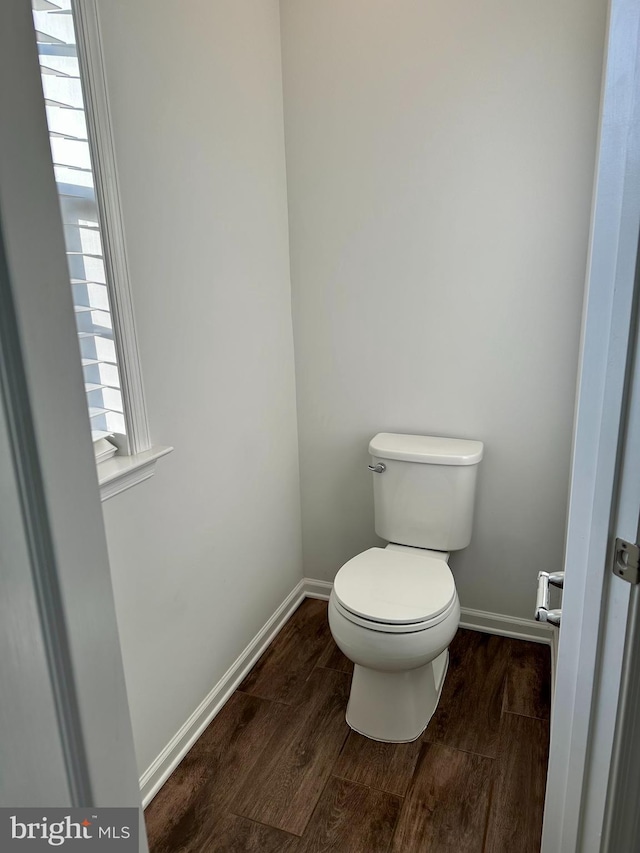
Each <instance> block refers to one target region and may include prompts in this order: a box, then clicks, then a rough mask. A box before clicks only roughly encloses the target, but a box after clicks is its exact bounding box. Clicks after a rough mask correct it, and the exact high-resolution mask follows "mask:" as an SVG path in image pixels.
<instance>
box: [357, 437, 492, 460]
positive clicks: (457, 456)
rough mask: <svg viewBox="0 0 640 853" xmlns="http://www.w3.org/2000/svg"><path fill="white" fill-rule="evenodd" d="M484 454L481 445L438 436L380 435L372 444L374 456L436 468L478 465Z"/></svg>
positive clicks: (370, 449) (371, 448) (370, 445)
mask: <svg viewBox="0 0 640 853" xmlns="http://www.w3.org/2000/svg"><path fill="white" fill-rule="evenodd" d="M483 450H484V445H483V444H482V442H481V441H470V440H467V439H464V438H440V437H438V436H435V435H400V434H397V433H392V432H379V433H378V434H377V435H376V436H374V437H373V438H372V439H371V441H370V442H369V453H370V454H371V455H372V456H378V457H379V458H381V459H400V460H402V461H403V462H425V463H431V464H432V465H477V464H478V462H480V460H481V459H482V453H483Z"/></svg>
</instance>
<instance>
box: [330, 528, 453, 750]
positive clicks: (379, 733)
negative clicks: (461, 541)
mask: <svg viewBox="0 0 640 853" xmlns="http://www.w3.org/2000/svg"><path fill="white" fill-rule="evenodd" d="M448 556H449V555H448V554H447V553H446V552H437V551H428V550H426V549H421V548H411V547H405V546H399V545H388V546H387V547H386V548H384V549H382V548H370V549H369V550H368V551H364V552H363V553H361V554H358V555H357V556H356V557H354V558H353V559H352V560H349V562H348V563H345V565H344V566H343V567H342V568H341V569H340V571H339V572H338V574H337V576H336V579H335V584H334V588H333V590H332V592H331V597H330V599H329V625H330V628H331V633H332V634H333V637H334V639H335V641H336V644H337V645H338V647H339V648H340V649H341V650H342V652H343V653H344V654H345V655H346V656H347V657H348V658H349V659H350V660H352V661H353V663H354V674H353V681H352V685H351V694H350V697H349V704H348V707H347V722H348V724H349V725H350V727H351V728H352V729H354V730H355V731H356V732H359V733H360V734H363V735H365V736H366V737H369V738H372V739H373V740H380V741H385V742H388V743H405V742H409V741H412V740H416V738H418V737H420V735H421V734H422V732H423V731H424V730H425V728H426V727H427V724H428V723H429V720H430V719H431V717H432V715H433V713H434V711H435V709H436V707H437V704H438V700H439V698H440V692H441V690H442V685H443V683H444V677H445V675H446V671H447V665H448V651H447V649H448V646H449V644H450V643H451V640H452V639H453V637H454V635H455V633H456V631H457V629H458V624H459V621H460V603H459V600H458V595H457V592H456V588H455V583H454V580H453V575H452V574H451V571H450V569H449V566H448V564H447V558H448Z"/></svg>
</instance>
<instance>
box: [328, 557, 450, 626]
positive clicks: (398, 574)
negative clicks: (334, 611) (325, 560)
mask: <svg viewBox="0 0 640 853" xmlns="http://www.w3.org/2000/svg"><path fill="white" fill-rule="evenodd" d="M333 589H334V594H335V596H336V598H337V599H338V601H339V602H340V604H342V606H343V607H345V608H346V609H347V610H350V611H351V612H352V613H355V614H356V615H358V616H361V617H363V618H364V619H369V620H371V621H372V622H385V623H387V624H396V625H409V624H411V623H415V622H424V621H426V620H427V619H433V618H434V617H435V616H438V614H440V613H442V612H443V611H445V610H446V609H447V608H448V607H449V605H450V604H451V602H452V600H453V598H454V597H455V594H456V587H455V583H454V580H453V575H452V574H451V570H450V569H449V566H448V565H447V563H446V562H445V561H444V560H442V559H438V558H436V557H430V556H429V555H427V554H412V553H408V552H404V551H394V550H391V549H388V548H370V549H369V550H368V551H363V552H362V554H358V556H357V557H354V558H353V559H352V560H349V562H348V563H345V564H344V566H343V567H342V568H341V569H340V571H339V572H338V574H337V575H336V579H335V583H334V587H333Z"/></svg>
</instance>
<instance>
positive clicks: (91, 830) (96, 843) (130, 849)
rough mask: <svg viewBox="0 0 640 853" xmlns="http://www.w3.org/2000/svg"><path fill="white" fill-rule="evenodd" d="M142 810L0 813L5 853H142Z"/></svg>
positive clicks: (0, 842)
mask: <svg viewBox="0 0 640 853" xmlns="http://www.w3.org/2000/svg"><path fill="white" fill-rule="evenodd" d="M139 819H140V813H139V810H138V809H130V808H104V809H32V808H28V809H7V808H3V809H0V850H1V851H2V853H5V851H6V853H14V851H16V853H17V852H18V851H21V853H32V851H33V853H38V851H44V850H48V851H51V850H52V849H53V850H60V849H62V850H63V851H70V853H75V851H78V853H80V851H86V853H91V851H97V853H138V825H139Z"/></svg>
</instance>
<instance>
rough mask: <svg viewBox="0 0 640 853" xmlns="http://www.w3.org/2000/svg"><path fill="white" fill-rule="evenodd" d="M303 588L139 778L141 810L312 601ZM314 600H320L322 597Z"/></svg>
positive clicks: (293, 594)
mask: <svg viewBox="0 0 640 853" xmlns="http://www.w3.org/2000/svg"><path fill="white" fill-rule="evenodd" d="M311 583H312V585H314V584H317V583H319V584H321V583H322V582H321V581H320V582H316V581H313V582H311ZM306 588H307V585H306V580H301V581H300V582H299V583H298V584H296V586H295V587H294V588H293V589H292V590H291V592H290V593H289V595H288V596H287V597H286V598H285V600H284V601H283V602H282V604H281V605H280V607H278V609H277V610H276V612H275V613H274V614H273V616H272V617H271V618H270V619H269V621H268V622H267V623H266V625H265V626H264V627H263V628H262V629H261V630H260V631H259V632H258V634H256V636H255V637H254V638H253V640H252V641H251V642H250V643H249V645H248V646H247V647H246V649H245V650H244V651H243V652H242V654H241V655H240V657H239V658H238V659H237V660H236V661H235V662H234V663H233V664H232V665H231V666H230V667H229V669H228V670H227V671H226V672H225V674H224V675H223V676H222V678H221V679H220V681H219V682H218V683H217V684H216V685H215V687H214V688H213V689H212V690H211V692H210V693H209V694H208V696H206V697H205V698H204V699H203V700H202V702H201V703H200V705H199V706H198V707H197V708H196V709H195V711H194V712H193V714H191V716H190V717H189V719H188V720H187V721H186V722H185V723H184V725H183V726H182V727H181V728H180V730H179V731H178V732H176V734H175V735H174V736H173V737H172V738H171V740H170V741H169V743H168V744H167V745H166V746H165V748H164V749H163V750H162V752H161V753H160V755H159V756H158V757H157V758H156V759H155V761H153V763H152V764H151V765H150V766H149V767H148V768H147V770H145V772H144V773H143V774H142V776H141V778H140V791H141V794H142V805H143V806H145V807H146V806H147V805H148V804H149V803H150V802H151V800H152V799H153V798H154V797H155V795H156V794H157V793H158V791H159V789H160V788H161V787H162V785H164V783H165V782H166V780H167V779H168V778H169V776H170V775H171V774H172V773H173V771H174V770H175V768H176V767H177V766H178V764H179V763H180V762H181V761H182V759H183V758H184V756H185V755H186V754H187V752H188V751H189V750H190V749H191V747H192V746H193V744H194V743H195V742H196V740H197V739H198V738H199V737H200V735H201V734H202V732H203V731H204V730H205V729H206V727H207V726H208V725H209V723H210V722H211V720H212V719H213V718H214V717H215V716H216V714H217V713H218V712H219V711H220V710H221V708H222V706H223V705H224V704H225V702H226V701H227V700H228V699H229V697H230V696H231V694H232V693H233V691H234V690H235V689H236V688H237V687H238V685H239V684H240V682H241V681H242V679H243V678H244V677H245V676H246V675H247V673H248V672H249V670H250V669H251V668H252V667H253V666H254V664H255V663H256V662H257V660H258V658H259V657H260V655H261V654H262V653H263V652H264V651H265V649H266V648H267V647H268V646H269V644H270V643H271V642H272V641H273V639H274V637H275V636H276V634H277V633H278V631H279V630H280V629H281V628H282V627H283V625H284V624H285V622H286V621H287V620H288V619H289V617H290V616H291V615H292V613H293V612H294V610H295V609H296V608H297V607H298V605H299V604H300V603H301V602H302V600H303V599H304V598H306V597H307V595H308V596H309V597H310V598H314V597H316V595H314V591H315V588H316V587H315V586H311V587H310V591H309V593H307V592H306ZM317 597H320V598H322V597H324V593H323V594H322V595H319V596H317Z"/></svg>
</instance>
